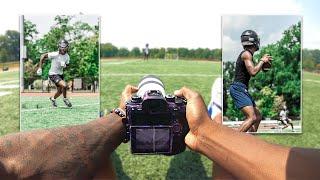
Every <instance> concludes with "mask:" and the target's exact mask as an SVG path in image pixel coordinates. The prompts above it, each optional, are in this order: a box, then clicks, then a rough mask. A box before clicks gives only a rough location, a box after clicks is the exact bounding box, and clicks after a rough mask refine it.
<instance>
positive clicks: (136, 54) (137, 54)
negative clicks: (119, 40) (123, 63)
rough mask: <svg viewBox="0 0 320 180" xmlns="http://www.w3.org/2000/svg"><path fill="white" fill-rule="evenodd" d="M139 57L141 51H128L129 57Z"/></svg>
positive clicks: (137, 49)
mask: <svg viewBox="0 0 320 180" xmlns="http://www.w3.org/2000/svg"><path fill="white" fill-rule="evenodd" d="M140 56H141V51H140V49H139V48H138V47H134V48H133V49H132V50H131V51H130V57H140Z"/></svg>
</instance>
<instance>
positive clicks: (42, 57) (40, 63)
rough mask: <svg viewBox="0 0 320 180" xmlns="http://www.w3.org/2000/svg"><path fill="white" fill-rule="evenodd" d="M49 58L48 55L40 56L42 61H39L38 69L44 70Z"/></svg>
mask: <svg viewBox="0 0 320 180" xmlns="http://www.w3.org/2000/svg"><path fill="white" fill-rule="evenodd" d="M47 58H48V53H45V54H42V55H41V56H40V61H39V65H38V68H42V64H43V62H44V61H45V60H46V59H47Z"/></svg>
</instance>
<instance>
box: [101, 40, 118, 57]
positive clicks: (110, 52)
mask: <svg viewBox="0 0 320 180" xmlns="http://www.w3.org/2000/svg"><path fill="white" fill-rule="evenodd" d="M100 51H101V52H100V54H101V57H115V56H117V55H118V51H119V50H118V48H117V47H116V46H114V45H112V44H111V43H105V44H101V45H100Z"/></svg>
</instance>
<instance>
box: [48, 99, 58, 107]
mask: <svg viewBox="0 0 320 180" xmlns="http://www.w3.org/2000/svg"><path fill="white" fill-rule="evenodd" d="M49 99H50V101H51V103H52V106H53V107H58V105H57V102H56V100H55V99H52V97H50V98H49Z"/></svg>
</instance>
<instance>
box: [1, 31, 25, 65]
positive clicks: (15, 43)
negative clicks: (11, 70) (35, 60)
mask: <svg viewBox="0 0 320 180" xmlns="http://www.w3.org/2000/svg"><path fill="white" fill-rule="evenodd" d="M19 42H20V35H19V32H18V31H15V30H7V31H6V32H5V34H3V35H0V63H5V62H11V61H18V60H19V55H20V54H19V53H20V52H19V51H20V46H19Z"/></svg>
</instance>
